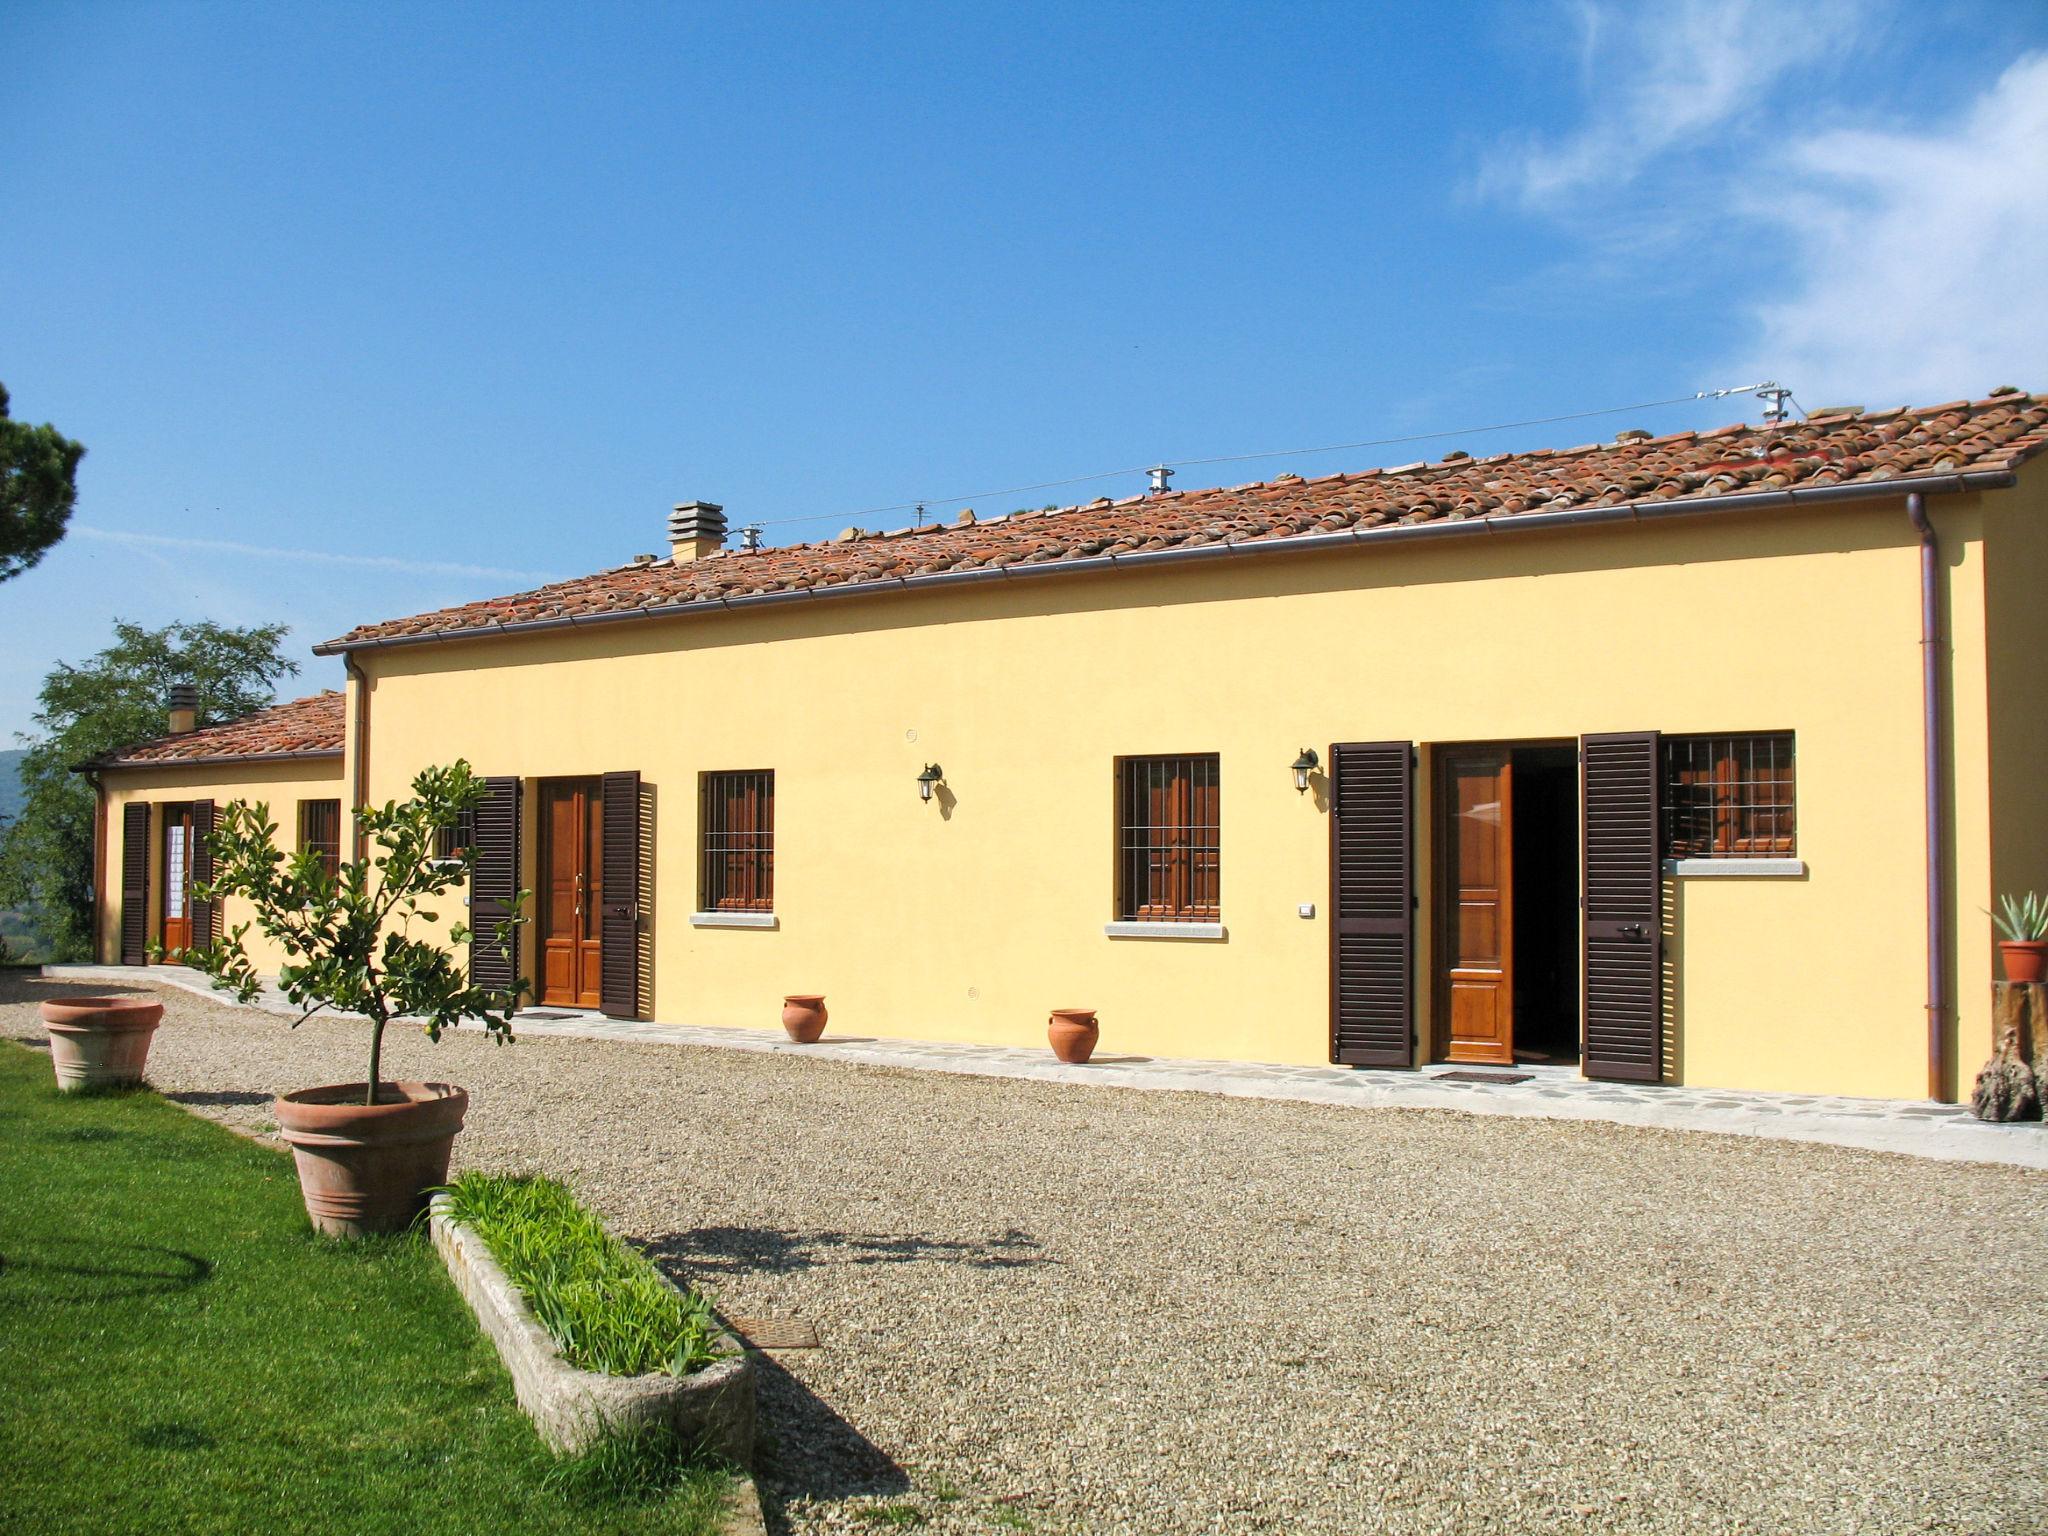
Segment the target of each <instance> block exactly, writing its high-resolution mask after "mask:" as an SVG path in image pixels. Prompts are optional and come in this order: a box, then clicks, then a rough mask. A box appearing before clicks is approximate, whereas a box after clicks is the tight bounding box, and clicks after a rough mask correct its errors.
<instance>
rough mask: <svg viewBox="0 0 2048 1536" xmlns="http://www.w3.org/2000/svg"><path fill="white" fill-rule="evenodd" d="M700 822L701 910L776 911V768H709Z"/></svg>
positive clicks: (698, 901) (699, 814) (698, 871)
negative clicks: (718, 770)
mask: <svg viewBox="0 0 2048 1536" xmlns="http://www.w3.org/2000/svg"><path fill="white" fill-rule="evenodd" d="M699 801H700V803H699V808H698V817H697V825H698V828H699V831H698V845H697V910H698V911H700V912H772V911H774V910H775V773H774V770H773V769H751V770H749V771H747V772H744V773H707V774H705V775H704V776H703V779H702V781H701V790H700V795H699Z"/></svg>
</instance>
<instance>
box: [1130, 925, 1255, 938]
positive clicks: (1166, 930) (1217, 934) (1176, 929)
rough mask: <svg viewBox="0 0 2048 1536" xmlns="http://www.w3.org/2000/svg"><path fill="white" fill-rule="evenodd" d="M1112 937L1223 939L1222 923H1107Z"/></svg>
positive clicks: (1224, 935)
mask: <svg viewBox="0 0 2048 1536" xmlns="http://www.w3.org/2000/svg"><path fill="white" fill-rule="evenodd" d="M1102 931H1103V932H1104V933H1106V934H1108V935H1109V936H1110V937H1111V938H1112V939H1221V938H1224V937H1226V936H1227V935H1226V934H1225V933H1224V931H1223V925H1222V924H1221V923H1105V924H1103V927H1102Z"/></svg>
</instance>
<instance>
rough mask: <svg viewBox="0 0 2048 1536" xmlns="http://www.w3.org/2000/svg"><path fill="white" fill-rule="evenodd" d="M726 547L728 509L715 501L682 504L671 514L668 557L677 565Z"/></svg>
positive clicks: (685, 502) (680, 502)
mask: <svg viewBox="0 0 2048 1536" xmlns="http://www.w3.org/2000/svg"><path fill="white" fill-rule="evenodd" d="M723 548H725V508H723V507H721V506H719V505H718V503H716V502H713V501H679V502H677V503H676V509H675V511H673V512H671V513H669V515H668V555H669V558H670V559H671V560H673V561H674V562H675V563H676V564H677V565H682V564H684V563H685V562H687V561H690V560H702V559H703V558H704V557H705V556H706V555H715V554H717V553H718V551H719V550H721V549H723Z"/></svg>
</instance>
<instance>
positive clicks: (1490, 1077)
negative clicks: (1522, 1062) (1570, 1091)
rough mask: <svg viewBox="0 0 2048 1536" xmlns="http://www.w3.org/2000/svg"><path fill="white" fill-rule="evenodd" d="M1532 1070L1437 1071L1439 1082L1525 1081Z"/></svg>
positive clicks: (1435, 1075) (1530, 1075)
mask: <svg viewBox="0 0 2048 1536" xmlns="http://www.w3.org/2000/svg"><path fill="white" fill-rule="evenodd" d="M1535 1075H1536V1074H1535V1073H1534V1072H1438V1073H1435V1074H1434V1080H1435V1081H1437V1082H1439V1083H1526V1082H1528V1081H1529V1079H1530V1078H1532V1077H1534V1076H1535Z"/></svg>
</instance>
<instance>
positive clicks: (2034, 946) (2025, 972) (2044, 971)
mask: <svg viewBox="0 0 2048 1536" xmlns="http://www.w3.org/2000/svg"><path fill="white" fill-rule="evenodd" d="M1998 954H1999V958H2000V959H2002V960H2003V961H2004V962H2005V979H2006V980H2007V981H2011V982H2030V981H2048V939H2026V940H2022V941H2019V942H2015V941H2013V940H2011V939H2001V940H2000V941H1999V944H1998ZM43 1006H44V1007H45V1008H47V1007H49V1004H48V1003H45V1004H44V1005H43Z"/></svg>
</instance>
